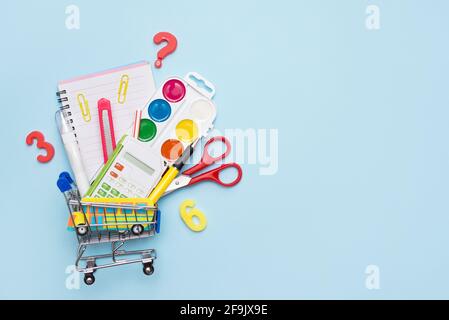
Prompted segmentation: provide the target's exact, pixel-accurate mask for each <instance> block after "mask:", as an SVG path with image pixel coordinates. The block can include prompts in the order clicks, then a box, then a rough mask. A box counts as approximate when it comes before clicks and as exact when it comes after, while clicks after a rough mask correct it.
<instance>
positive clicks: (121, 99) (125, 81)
mask: <svg viewBox="0 0 449 320" xmlns="http://www.w3.org/2000/svg"><path fill="white" fill-rule="evenodd" d="M128 85H129V76H128V75H127V74H124V75H123V76H122V78H121V79H120V87H119V88H118V103H120V104H124V103H125V101H126V94H127V93H128Z"/></svg>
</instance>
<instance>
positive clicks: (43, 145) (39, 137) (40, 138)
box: [26, 131, 55, 163]
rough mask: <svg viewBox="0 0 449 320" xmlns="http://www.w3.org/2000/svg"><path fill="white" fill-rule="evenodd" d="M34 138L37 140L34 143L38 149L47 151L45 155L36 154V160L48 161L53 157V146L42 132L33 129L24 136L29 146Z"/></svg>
mask: <svg viewBox="0 0 449 320" xmlns="http://www.w3.org/2000/svg"><path fill="white" fill-rule="evenodd" d="M34 140H36V141H37V144H36V145H37V147H38V148H39V149H43V150H45V151H46V152H47V154H46V155H45V156H44V155H39V156H37V161H39V162H41V163H47V162H50V161H51V159H53V157H54V155H55V148H53V146H52V145H51V144H50V143H48V142H46V141H45V137H44V135H43V134H42V132H39V131H33V132H31V133H30V134H29V135H27V138H26V143H27V145H29V146H31V145H32V144H33V142H34Z"/></svg>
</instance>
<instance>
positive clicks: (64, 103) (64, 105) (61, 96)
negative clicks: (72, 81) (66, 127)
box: [56, 90, 76, 137]
mask: <svg viewBox="0 0 449 320" xmlns="http://www.w3.org/2000/svg"><path fill="white" fill-rule="evenodd" d="M66 94H67V91H66V90H62V91H57V92H56V96H57V97H58V103H60V104H61V106H60V107H59V110H61V112H62V114H63V115H64V118H66V119H67V120H68V121H69V123H70V124H73V119H72V118H71V116H72V113H71V112H70V111H68V110H69V109H70V105H69V104H68V102H69V98H68V97H66V96H65V95H66ZM72 130H73V131H74V132H76V130H75V127H74V126H73V125H72ZM75 137H76V133H75Z"/></svg>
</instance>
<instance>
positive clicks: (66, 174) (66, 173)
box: [59, 171, 73, 184]
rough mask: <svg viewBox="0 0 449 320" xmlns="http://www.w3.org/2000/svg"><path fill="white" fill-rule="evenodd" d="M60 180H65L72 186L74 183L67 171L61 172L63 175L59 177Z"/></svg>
mask: <svg viewBox="0 0 449 320" xmlns="http://www.w3.org/2000/svg"><path fill="white" fill-rule="evenodd" d="M59 178H65V179H66V180H67V181H68V182H69V183H70V184H72V183H73V179H72V177H71V176H70V173H68V172H67V171H64V172H61V174H60V175H59Z"/></svg>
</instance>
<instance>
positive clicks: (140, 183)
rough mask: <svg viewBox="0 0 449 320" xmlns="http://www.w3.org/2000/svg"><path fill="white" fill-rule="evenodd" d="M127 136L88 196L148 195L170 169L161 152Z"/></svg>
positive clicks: (119, 196)
mask: <svg viewBox="0 0 449 320" xmlns="http://www.w3.org/2000/svg"><path fill="white" fill-rule="evenodd" d="M139 144H140V142H139V141H138V140H137V139H135V138H133V137H131V136H124V137H123V138H122V140H120V142H119V143H118V145H117V147H116V149H115V151H114V153H113V154H112V155H111V157H110V159H109V160H108V162H107V163H106V164H105V166H104V167H103V169H102V170H101V172H100V174H99V175H98V177H97V179H96V180H95V182H94V184H93V185H92V186H91V188H90V189H89V191H88V192H87V194H86V196H88V197H94V198H147V197H148V196H149V194H150V193H151V191H152V189H153V188H154V187H155V185H156V184H157V182H158V181H159V179H160V177H161V176H162V173H163V172H164V171H165V169H166V163H165V162H164V161H163V160H161V157H159V155H158V154H157V153H154V152H151V151H149V150H148V149H144V148H142V146H140V145H139Z"/></svg>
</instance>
